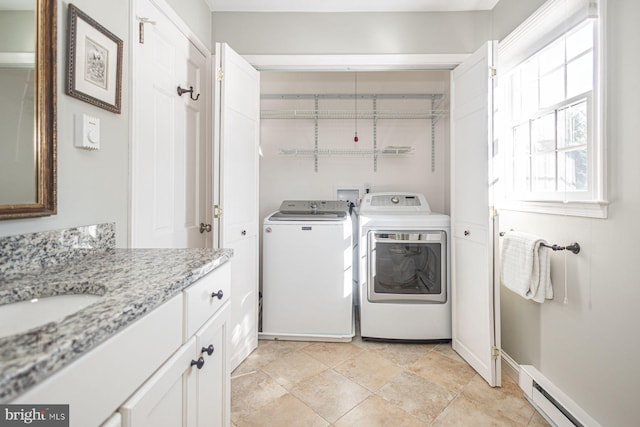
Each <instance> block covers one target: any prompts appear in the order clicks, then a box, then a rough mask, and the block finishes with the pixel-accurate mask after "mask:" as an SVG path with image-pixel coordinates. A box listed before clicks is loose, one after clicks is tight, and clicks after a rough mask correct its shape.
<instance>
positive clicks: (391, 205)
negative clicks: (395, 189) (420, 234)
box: [360, 193, 431, 214]
mask: <svg viewBox="0 0 640 427" xmlns="http://www.w3.org/2000/svg"><path fill="white" fill-rule="evenodd" d="M367 212H396V213H400V212H420V213H429V212H431V208H430V207H429V203H428V202H427V199H426V198H425V197H424V195H422V194H420V193H371V194H367V195H366V196H365V197H364V199H363V200H362V203H361V204H360V213H361V214H364V213H367Z"/></svg>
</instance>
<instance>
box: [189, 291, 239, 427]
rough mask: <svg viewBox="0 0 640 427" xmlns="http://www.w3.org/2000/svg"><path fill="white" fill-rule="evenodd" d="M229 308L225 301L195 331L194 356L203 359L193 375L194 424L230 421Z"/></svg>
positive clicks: (209, 426)
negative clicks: (195, 351) (200, 367)
mask: <svg viewBox="0 0 640 427" xmlns="http://www.w3.org/2000/svg"><path fill="white" fill-rule="evenodd" d="M230 307H231V305H230V304H229V303H227V304H225V305H224V307H223V308H222V309H220V310H219V311H218V313H217V314H216V315H215V316H213V317H212V318H211V319H209V321H207V322H206V323H205V324H204V326H202V328H200V330H199V331H198V332H197V333H196V345H197V347H196V348H197V349H198V357H203V358H204V360H205V363H204V366H203V367H202V369H200V370H198V372H197V375H196V383H197V391H196V411H197V426H198V427H223V426H229V424H230V422H231V413H230V412H231V393H230V392H231V380H230V378H231V372H230V369H229V318H230V316H229V314H230ZM209 352H211V354H209Z"/></svg>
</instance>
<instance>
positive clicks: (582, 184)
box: [558, 148, 588, 191]
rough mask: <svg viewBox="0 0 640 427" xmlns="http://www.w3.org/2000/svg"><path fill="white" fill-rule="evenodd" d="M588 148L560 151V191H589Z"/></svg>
mask: <svg viewBox="0 0 640 427" xmlns="http://www.w3.org/2000/svg"><path fill="white" fill-rule="evenodd" d="M587 160H588V159H587V149H586V148H580V149H577V150H571V151H563V152H559V153H558V191H587V189H588V188H587V187H588V185H587Z"/></svg>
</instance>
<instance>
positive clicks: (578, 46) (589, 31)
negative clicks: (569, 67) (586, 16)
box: [567, 22, 593, 61]
mask: <svg viewBox="0 0 640 427" xmlns="http://www.w3.org/2000/svg"><path fill="white" fill-rule="evenodd" d="M590 49H593V22H588V23H587V24H586V25H585V26H584V27H582V28H580V29H578V31H576V32H575V33H573V34H570V35H569V36H567V61H570V60H571V59H573V58H575V57H576V56H578V55H580V54H581V53H584V52H586V51H587V50H590Z"/></svg>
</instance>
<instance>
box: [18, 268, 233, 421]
mask: <svg viewBox="0 0 640 427" xmlns="http://www.w3.org/2000/svg"><path fill="white" fill-rule="evenodd" d="M230 296H231V263H230V262H226V263H224V264H222V265H220V266H219V267H218V268H216V269H215V270H214V271H212V272H211V273H209V274H207V275H205V276H204V277H202V278H201V279H199V280H198V281H197V282H195V283H194V284H192V285H191V286H189V287H188V288H186V289H185V290H183V292H182V293H181V294H180V295H175V296H174V297H172V298H171V299H169V300H168V301H166V302H165V303H164V304H162V305H161V306H160V307H157V308H156V309H154V310H152V311H151V312H150V313H149V314H147V315H146V316H144V317H142V318H141V319H139V320H137V321H136V322H133V323H132V324H131V325H130V326H128V327H127V328H125V329H124V330H123V331H122V332H119V333H117V334H115V335H114V336H113V337H111V338H109V339H108V340H106V341H105V342H103V343H102V344H100V345H99V346H97V347H96V348H95V349H93V350H91V351H89V352H88V353H87V354H85V355H83V356H82V357H81V358H79V359H78V360H77V361H74V362H73V363H71V364H70V365H68V366H66V367H65V368H63V369H61V370H60V371H59V372H57V373H55V374H54V375H52V376H51V377H49V378H47V379H46V380H44V381H42V382H41V383H40V384H38V385H37V386H35V387H33V388H31V389H30V390H28V391H27V392H26V393H23V394H21V395H20V396H18V397H17V398H16V399H15V400H13V401H12V402H10V403H15V404H33V402H46V403H49V404H68V405H70V408H71V418H70V426H71V427H84V426H98V425H100V426H101V427H132V426H133V427H144V426H153V427H158V426H159V427H163V426H167V427H180V426H183V427H184V426H189V427H217V426H225V427H226V426H229V424H230V422H231V416H230V408H231V406H230V405H231V401H230V375H231V370H230V369H229V367H230V363H229V348H230V345H229V343H230V326H229V325H230V320H229V319H230V312H231V298H230ZM210 346H211V348H212V349H213V351H211V355H209V348H210ZM203 348H204V349H203ZM200 359H202V360H201V361H200ZM198 365H201V368H200V369H198ZM96 390H99V393H98V394H99V396H98V395H97V394H96V393H94V391H96ZM122 402H125V403H124V404H123V403H122Z"/></svg>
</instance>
